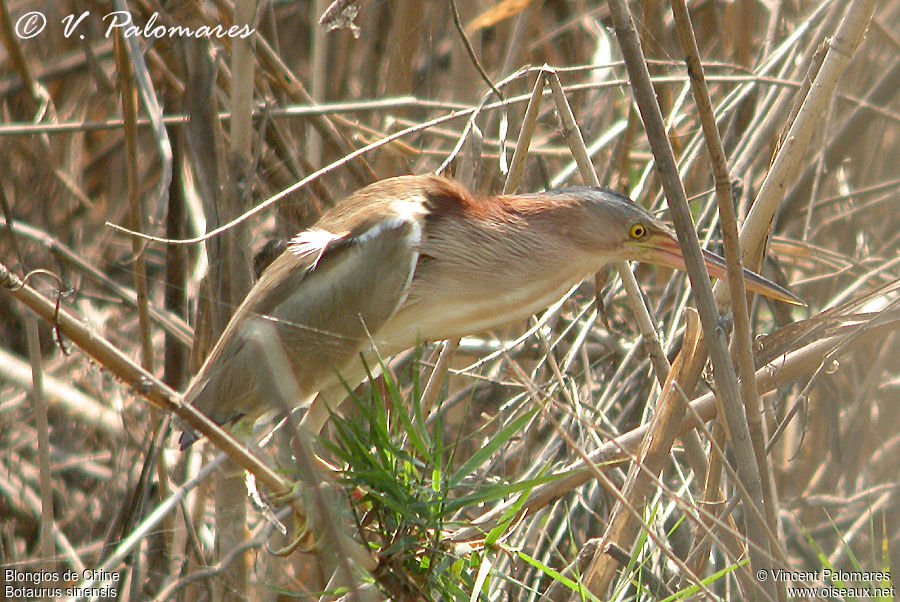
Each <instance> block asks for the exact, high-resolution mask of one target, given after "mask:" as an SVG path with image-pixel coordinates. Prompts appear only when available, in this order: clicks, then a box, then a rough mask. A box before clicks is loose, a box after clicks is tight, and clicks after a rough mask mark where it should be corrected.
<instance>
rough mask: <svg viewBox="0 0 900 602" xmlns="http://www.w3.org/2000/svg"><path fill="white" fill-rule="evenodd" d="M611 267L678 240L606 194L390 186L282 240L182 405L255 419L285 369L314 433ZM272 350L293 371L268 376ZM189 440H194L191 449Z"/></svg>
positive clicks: (406, 179)
mask: <svg viewBox="0 0 900 602" xmlns="http://www.w3.org/2000/svg"><path fill="white" fill-rule="evenodd" d="M703 258H704V262H705V264H706V267H707V271H708V272H709V274H710V276H712V277H715V278H724V277H725V275H726V270H725V262H724V260H722V258H720V257H718V256H717V255H715V254H713V253H711V252H709V251H703ZM618 261H642V262H648V263H652V264H658V265H662V266H667V267H672V268H676V269H681V270H684V269H685V264H684V259H683V256H682V253H681V248H680V246H679V244H678V241H677V239H676V236H675V233H674V231H673V230H672V228H671V227H670V226H669V225H668V224H666V223H664V222H663V221H661V220H659V219H657V218H656V217H654V216H653V215H652V214H651V213H650V212H648V211H647V210H646V209H644V208H643V207H641V206H640V205H638V204H637V203H635V202H633V201H631V200H630V199H629V198H628V197H626V196H623V195H620V194H618V193H616V192H613V191H611V190H608V189H604V188H594V187H578V188H566V189H560V190H552V191H548V192H538V193H524V194H505V195H495V196H486V197H481V198H479V197H476V196H475V195H473V194H472V193H471V192H469V190H468V189H467V188H465V187H464V186H463V185H461V184H460V183H458V182H456V181H455V180H452V179H449V178H447V177H443V176H439V175H433V174H429V175H420V176H396V177H393V178H388V179H385V180H381V181H378V182H375V183H373V184H370V185H368V186H366V187H364V188H362V189H360V190H358V191H356V192H355V193H353V194H351V195H350V196H349V197H347V198H346V199H345V200H343V201H341V202H339V203H338V204H336V205H335V206H334V207H332V208H331V209H330V210H328V211H326V212H325V213H324V214H323V215H322V216H321V217H320V218H319V220H318V221H317V222H316V223H315V224H314V225H313V226H312V227H310V228H309V229H307V230H304V231H302V232H300V233H299V234H297V235H296V236H295V237H294V238H292V239H291V240H290V241H289V242H288V244H287V247H286V248H285V250H284V251H283V252H282V253H281V255H280V256H278V257H277V258H276V259H275V260H274V261H273V262H272V263H271V264H270V265H269V266H268V267H267V268H266V269H265V271H264V272H263V273H262V275H261V276H260V278H259V280H258V281H257V282H256V284H255V285H254V286H253V287H252V289H251V290H250V292H249V293H248V294H247V296H246V298H245V299H244V301H243V302H242V303H241V305H240V306H239V307H238V309H237V310H236V311H235V313H234V315H233V316H232V318H231V320H230V321H229V323H228V325H227V326H226V328H225V330H224V331H223V333H222V335H221V337H220V338H219V340H218V341H217V343H216V345H215V346H214V347H213V349H212V351H211V352H210V354H209V356H208V357H207V359H206V360H205V362H204V363H203V365H202V367H201V368H200V370H199V371H198V373H197V375H196V376H195V377H194V378H193V380H192V381H191V383H190V384H189V386H188V388H187V390H186V392H185V393H184V400H185V402H186V403H189V404H191V405H193V406H194V407H195V408H196V409H197V410H199V411H201V412H203V413H204V414H206V415H207V416H208V417H209V418H210V419H211V420H213V421H214V422H216V423H218V424H219V425H225V426H229V425H233V424H234V423H236V422H237V421H239V420H242V421H243V420H253V419H258V418H259V417H261V416H262V415H263V414H265V413H267V412H269V411H272V410H279V409H281V408H280V407H279V406H278V405H276V400H277V399H278V395H280V394H282V393H281V392H282V391H284V389H283V388H279V383H278V382H277V379H279V378H284V377H285V374H286V373H289V374H290V376H291V377H292V378H293V380H294V383H293V385H294V386H295V387H296V388H292V389H291V390H292V391H294V392H295V393H297V395H298V396H299V398H298V399H294V400H292V401H291V404H292V405H293V406H294V407H304V406H306V408H307V409H306V413H305V415H304V417H303V419H302V421H301V424H303V426H304V427H306V428H307V429H308V430H309V431H310V432H312V433H313V434H319V432H320V431H321V429H322V428H323V426H324V424H325V423H326V422H327V420H328V418H329V416H330V415H331V413H332V412H333V411H334V410H336V409H337V406H338V405H339V404H340V403H341V401H343V399H344V398H345V397H347V396H348V394H349V391H351V390H352V389H353V388H355V387H356V386H357V385H358V384H360V383H362V382H363V381H364V380H365V379H366V378H367V376H368V374H369V372H368V368H370V367H375V368H376V369H377V365H378V358H379V357H389V356H391V355H394V354H396V353H399V352H400V351H403V350H405V349H408V348H410V347H413V346H415V345H417V344H419V343H421V342H428V341H439V340H445V339H457V338H461V337H463V336H467V335H472V334H477V333H480V332H486V331H490V330H493V329H496V328H499V327H501V326H504V325H507V324H509V323H512V322H516V321H520V320H523V319H527V318H528V317H529V316H531V315H533V314H535V313H537V312H539V311H541V310H543V309H545V308H547V307H548V306H550V305H551V304H553V303H554V302H556V301H558V300H559V299H560V298H562V296H563V295H564V294H565V293H566V292H567V291H569V290H570V289H571V288H572V287H573V286H574V285H576V284H578V283H579V282H581V281H582V280H584V279H585V278H587V277H589V276H590V275H592V274H594V273H596V272H598V271H600V270H602V269H603V268H604V266H606V265H607V264H609V263H612V262H618ZM744 278H745V280H746V287H747V289H748V290H750V291H753V292H757V293H760V294H763V295H765V296H768V297H770V298H772V299H775V300H778V301H783V302H787V303H792V304H802V302H801V301H799V299H798V298H797V297H796V296H794V295H793V294H792V293H791V292H789V291H788V290H786V289H784V288H782V287H780V286H778V285H776V284H774V283H773V282H771V281H769V280H767V279H765V278H763V277H762V276H759V275H758V274H755V273H754V272H751V271H749V270H744ZM260 333H264V334H260ZM273 336H274V337H277V340H273V338H272V337H273ZM273 345H274V346H275V347H276V348H277V349H278V350H280V351H283V355H284V358H285V360H286V362H285V363H282V366H285V365H286V366H287V370H280V371H279V370H272V369H269V368H267V362H266V360H265V357H267V354H266V353H265V351H266V349H267V348H268V347H270V346H273ZM376 353H377V355H376ZM196 439H197V435H196V434H195V433H194V432H193V431H191V430H185V432H184V433H183V434H182V436H181V439H180V443H181V447H182V449H184V448H185V447H187V446H188V445H190V444H191V443H193V442H194V441H195V440H196Z"/></svg>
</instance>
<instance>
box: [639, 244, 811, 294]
mask: <svg viewBox="0 0 900 602" xmlns="http://www.w3.org/2000/svg"><path fill="white" fill-rule="evenodd" d="M648 251H649V253H648V255H649V257H648V258H647V259H645V261H648V262H649V263H656V264H659V265H664V266H666V267H670V268H675V269H678V270H682V271H684V270H685V269H686V268H685V264H684V255H682V253H681V247H680V246H679V245H678V241H676V240H675V238H669V237H668V236H659V238H657V240H656V241H654V242H652V243H651V244H650V245H648ZM702 253H703V263H705V264H706V271H707V272H709V275H710V276H711V277H713V278H719V279H720V280H725V279H726V278H727V276H728V271H727V268H726V267H725V260H724V259H722V258H721V257H719V256H718V255H716V254H715V253H712V252H710V251H707V250H706V249H703V250H702ZM744 281H745V283H746V287H747V290H748V291H752V292H754V293H758V294H760V295H764V296H766V297H769V298H770V299H776V300H778V301H784V302H785V303H790V304H791V305H800V306H806V303H804V302H803V301H801V300H800V298H799V297H797V296H796V295H794V293H792V292H791V291H789V290H787V289H786V288H783V287H781V286H778V285H777V284H775V283H774V282H772V281H771V280H768V279H766V278H763V277H762V276H760V275H759V274H757V273H756V272H751V271H750V270H747V269H745V270H744Z"/></svg>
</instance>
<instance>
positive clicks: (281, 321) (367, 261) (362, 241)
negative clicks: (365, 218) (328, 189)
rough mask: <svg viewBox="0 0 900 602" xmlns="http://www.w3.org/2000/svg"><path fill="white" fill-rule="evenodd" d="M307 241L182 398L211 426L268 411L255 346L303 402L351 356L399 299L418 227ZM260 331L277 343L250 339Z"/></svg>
mask: <svg viewBox="0 0 900 602" xmlns="http://www.w3.org/2000/svg"><path fill="white" fill-rule="evenodd" d="M309 232H312V234H305V235H304V234H301V235H299V236H298V237H297V238H296V239H294V240H293V241H292V243H291V244H290V245H289V246H288V249H287V250H286V251H285V252H284V253H283V254H282V255H281V256H279V257H278V258H277V259H276V260H275V261H274V262H273V263H272V265H271V266H269V268H268V269H267V270H266V271H265V272H264V273H263V275H262V277H261V278H260V280H259V281H258V282H257V283H256V285H255V286H254V287H253V289H252V290H251V291H250V293H248V295H247V297H246V299H245V300H244V302H243V303H242V304H241V306H240V307H239V308H238V310H237V311H236V312H235V314H234V316H233V317H232V319H231V321H230V322H229V324H228V326H227V327H226V329H225V332H224V333H223V335H222V337H221V338H220V339H219V341H218V342H217V343H216V345H215V347H214V348H213V351H212V352H211V353H210V355H209V358H208V359H207V360H206V362H205V363H204V365H203V367H202V368H201V369H200V371H199V373H198V374H197V376H196V378H195V379H194V381H193V382H192V384H191V386H190V387H189V388H188V391H187V392H186V393H185V399H186V401H187V402H189V403H191V404H193V405H194V406H195V407H197V409H199V410H200V411H202V412H204V413H205V414H207V415H208V416H209V417H210V418H211V419H213V420H214V421H216V422H218V423H220V424H223V423H226V422H229V421H231V420H234V419H236V418H238V417H240V416H242V415H245V414H250V415H254V414H255V415H258V414H261V413H263V412H264V411H266V410H269V409H275V408H273V407H272V404H274V403H276V402H275V399H273V396H274V395H277V392H276V391H274V390H273V388H272V387H271V385H270V384H267V381H268V382H269V383H271V376H266V374H267V367H266V365H265V359H264V358H265V354H264V353H261V348H260V345H266V346H269V345H274V344H276V343H277V344H278V348H279V349H280V350H283V351H284V354H285V357H286V359H287V361H288V365H289V366H290V368H291V369H292V371H293V377H294V379H295V381H296V384H297V387H298V390H299V391H300V392H301V393H302V394H303V395H304V396H309V395H310V394H312V393H314V392H316V391H317V390H318V389H319V388H320V387H321V386H322V383H323V382H324V381H325V380H327V379H332V380H333V379H334V375H335V372H336V371H340V370H341V369H342V368H343V367H344V366H345V365H346V364H347V363H348V362H349V361H350V360H352V359H355V358H356V357H357V356H358V354H359V352H360V350H362V349H363V348H364V347H365V345H366V344H367V343H368V341H369V340H370V334H372V333H375V332H376V331H377V330H378V329H379V328H380V327H381V326H382V325H383V324H384V323H385V322H386V321H387V320H388V319H389V318H390V317H391V315H393V314H394V312H396V310H397V308H398V307H400V305H401V304H402V303H403V301H404V300H405V298H406V294H407V292H408V289H409V284H410V281H411V279H412V275H413V271H414V269H415V265H416V261H417V259H418V247H419V241H420V240H421V236H422V227H421V223H420V222H419V221H418V220H417V219H415V218H414V217H392V218H389V219H384V220H380V221H378V222H377V223H374V224H370V225H368V227H360V228H356V229H354V232H351V233H349V234H346V235H344V236H338V235H335V234H332V233H328V232H323V231H315V230H313V231H309ZM261 325H262V328H260V326H261ZM259 332H270V333H271V332H276V333H277V335H278V341H272V340H268V339H266V337H265V336H264V335H263V337H262V340H259V337H258V335H257V333H259ZM269 338H271V337H269ZM348 384H356V383H348ZM293 404H294V405H297V404H299V400H296V401H293Z"/></svg>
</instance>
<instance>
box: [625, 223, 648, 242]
mask: <svg viewBox="0 0 900 602" xmlns="http://www.w3.org/2000/svg"><path fill="white" fill-rule="evenodd" d="M628 234H630V235H631V238H634V239H635V240H636V239H638V238H644V236H645V235H646V234H647V228H646V227H644V224H632V225H631V229H630V230H628Z"/></svg>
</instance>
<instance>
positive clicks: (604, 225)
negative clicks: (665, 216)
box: [545, 188, 803, 305]
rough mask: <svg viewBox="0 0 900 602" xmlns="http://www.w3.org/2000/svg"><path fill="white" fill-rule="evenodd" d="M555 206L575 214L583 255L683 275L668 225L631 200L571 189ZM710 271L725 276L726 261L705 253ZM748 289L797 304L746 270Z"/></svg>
mask: <svg viewBox="0 0 900 602" xmlns="http://www.w3.org/2000/svg"><path fill="white" fill-rule="evenodd" d="M545 194H547V195H550V197H551V198H552V199H553V202H555V203H559V205H560V206H564V207H567V209H568V210H569V211H574V213H575V219H571V220H569V227H568V228H567V230H568V235H569V236H570V238H571V239H572V241H573V242H575V243H576V244H577V245H578V246H579V247H580V249H581V250H583V251H584V252H586V253H587V254H590V255H593V256H595V257H597V258H598V259H601V260H602V261H603V262H604V263H606V262H610V261H643V262H646V263H652V264H656V265H661V266H665V267H670V268H675V269H678V270H685V269H686V268H685V263H684V255H683V254H682V251H681V246H680V245H679V244H678V239H677V238H676V236H675V232H674V230H673V229H672V227H671V226H670V225H668V224H667V223H665V222H663V221H662V220H660V219H658V218H656V217H654V216H653V215H652V214H651V213H650V212H648V211H647V210H646V209H644V208H643V207H641V206H640V205H638V204H637V203H634V202H633V201H631V200H630V199H629V198H627V197H624V196H621V195H619V194H616V193H614V192H612V191H610V190H606V189H602V188H570V189H566V190H561V191H555V192H551V193H545ZM702 253H703V261H704V263H705V264H706V270H707V272H709V275H710V276H711V277H713V278H720V279H724V278H725V277H726V276H727V272H726V267H725V260H724V259H722V258H721V257H719V256H718V255H716V254H715V253H712V252H710V251H706V250H703V251H702ZM744 279H745V281H746V287H747V289H748V290H750V291H752V292H755V293H759V294H761V295H764V296H766V297H770V298H772V299H777V300H779V301H784V302H786V303H791V304H794V305H803V302H802V301H800V299H798V298H797V297H796V296H795V295H794V294H792V293H791V292H790V291H788V290H786V289H784V288H782V287H780V286H778V285H777V284H775V283H774V282H771V281H769V280H767V279H765V278H763V277H762V276H759V275H758V274H756V273H754V272H751V271H749V270H744Z"/></svg>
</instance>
